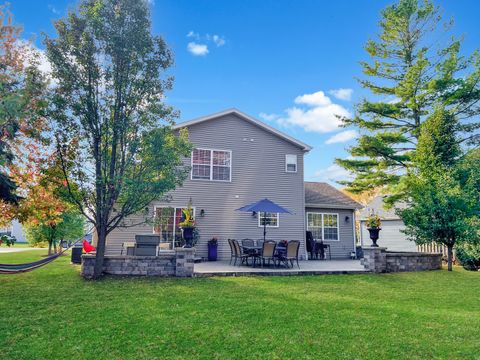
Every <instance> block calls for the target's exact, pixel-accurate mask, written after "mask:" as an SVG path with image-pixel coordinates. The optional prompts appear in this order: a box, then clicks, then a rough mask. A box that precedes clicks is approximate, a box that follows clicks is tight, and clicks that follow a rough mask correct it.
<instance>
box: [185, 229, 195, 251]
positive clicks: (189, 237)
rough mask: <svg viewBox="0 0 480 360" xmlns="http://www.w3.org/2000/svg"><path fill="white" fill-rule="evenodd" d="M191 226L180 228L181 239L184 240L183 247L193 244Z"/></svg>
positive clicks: (189, 246)
mask: <svg viewBox="0 0 480 360" xmlns="http://www.w3.org/2000/svg"><path fill="white" fill-rule="evenodd" d="M194 229H195V228H193V227H186V228H182V235H183V240H185V245H184V247H185V248H191V247H192V244H193V230H194Z"/></svg>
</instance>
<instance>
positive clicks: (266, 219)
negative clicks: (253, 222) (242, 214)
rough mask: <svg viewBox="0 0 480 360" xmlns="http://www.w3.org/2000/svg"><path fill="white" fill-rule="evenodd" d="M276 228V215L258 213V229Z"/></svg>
mask: <svg viewBox="0 0 480 360" xmlns="http://www.w3.org/2000/svg"><path fill="white" fill-rule="evenodd" d="M264 225H265V226H266V227H278V225H279V221H278V213H270V212H267V213H264V212H259V213H258V226H259V227H263V226H264Z"/></svg>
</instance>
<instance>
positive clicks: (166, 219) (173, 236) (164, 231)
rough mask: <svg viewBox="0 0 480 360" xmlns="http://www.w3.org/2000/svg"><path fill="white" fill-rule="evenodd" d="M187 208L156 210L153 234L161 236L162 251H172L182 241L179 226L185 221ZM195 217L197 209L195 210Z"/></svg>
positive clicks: (162, 208)
mask: <svg viewBox="0 0 480 360" xmlns="http://www.w3.org/2000/svg"><path fill="white" fill-rule="evenodd" d="M186 208H187V207H186V206H185V207H157V208H155V222H154V223H155V225H154V229H153V232H154V233H155V234H160V250H171V249H174V248H175V247H176V246H178V245H179V244H180V243H181V241H182V230H181V229H180V227H179V225H178V224H180V223H181V222H182V221H183V220H185V219H184V215H183V210H184V209H186ZM193 216H194V217H195V209H193Z"/></svg>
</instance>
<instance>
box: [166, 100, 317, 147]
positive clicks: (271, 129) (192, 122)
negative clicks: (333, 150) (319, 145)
mask: <svg viewBox="0 0 480 360" xmlns="http://www.w3.org/2000/svg"><path fill="white" fill-rule="evenodd" d="M227 114H235V115H237V116H240V117H242V118H244V119H245V120H247V121H249V122H251V123H253V124H255V125H257V126H258V127H260V128H263V129H264V130H266V131H268V132H270V133H272V134H274V135H277V136H278V137H280V138H282V139H284V140H286V141H288V142H290V143H292V144H294V145H296V146H298V147H300V148H301V149H302V150H303V151H305V152H308V151H310V150H312V147H311V146H310V145H308V144H305V143H304V142H302V141H300V140H297V139H295V138H293V137H291V136H290V135H287V134H285V133H283V132H281V131H280V130H277V129H275V128H274V127H272V126H270V125H267V124H265V123H264V122H262V121H260V120H258V119H255V118H254V117H251V116H250V115H248V114H245V113H244V112H242V111H240V110H238V109H235V108H232V109H227V110H224V111H220V112H217V113H214V114H210V115H207V116H202V117H199V118H196V119H193V120H189V121H185V122H182V123H179V124H176V125H174V126H173V129H174V130H176V129H181V128H184V127H189V126H192V125H195V124H199V123H202V122H204V121H208V120H212V119H215V118H218V117H220V116H224V115H227Z"/></svg>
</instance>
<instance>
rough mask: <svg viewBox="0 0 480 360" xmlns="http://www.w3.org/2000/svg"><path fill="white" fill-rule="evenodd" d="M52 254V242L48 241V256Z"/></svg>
mask: <svg viewBox="0 0 480 360" xmlns="http://www.w3.org/2000/svg"><path fill="white" fill-rule="evenodd" d="M50 255H52V242H51V241H49V242H48V256H50Z"/></svg>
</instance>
